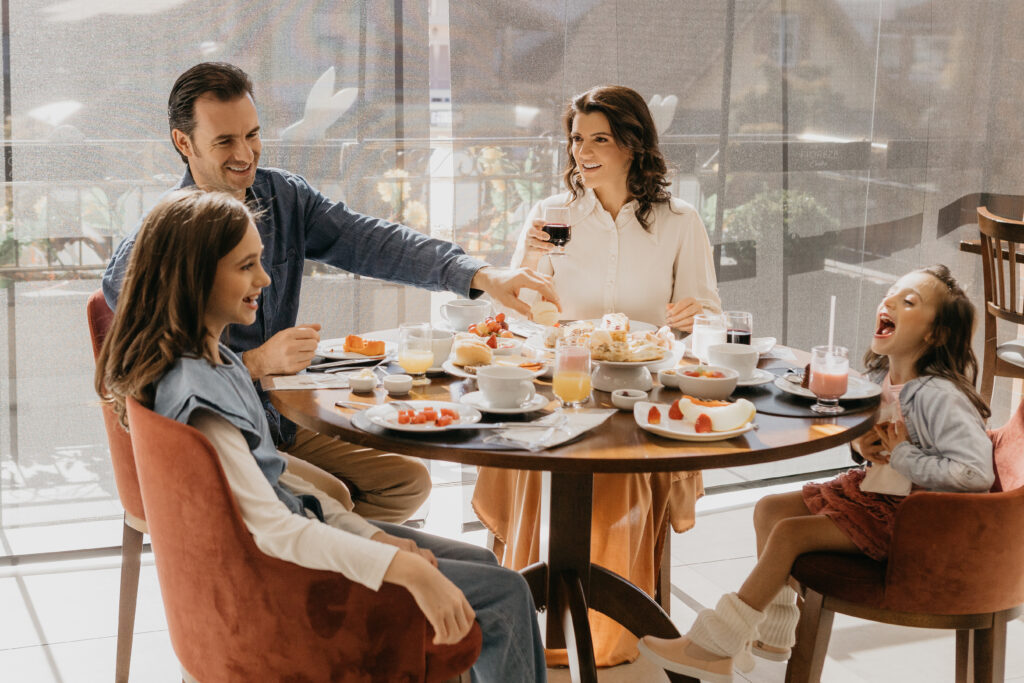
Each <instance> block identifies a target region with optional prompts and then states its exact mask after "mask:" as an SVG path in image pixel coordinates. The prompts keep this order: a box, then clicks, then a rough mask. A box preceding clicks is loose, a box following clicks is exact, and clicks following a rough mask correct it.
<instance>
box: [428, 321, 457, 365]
mask: <svg viewBox="0 0 1024 683" xmlns="http://www.w3.org/2000/svg"><path fill="white" fill-rule="evenodd" d="M454 340H455V334H454V333H452V332H449V331H448V330H439V329H437V328H436V327H434V328H431V330H430V350H431V351H433V352H434V367H435V368H439V367H441V363H443V362H445V361H446V360H448V356H449V355H450V354H451V352H452V342H453V341H454Z"/></svg>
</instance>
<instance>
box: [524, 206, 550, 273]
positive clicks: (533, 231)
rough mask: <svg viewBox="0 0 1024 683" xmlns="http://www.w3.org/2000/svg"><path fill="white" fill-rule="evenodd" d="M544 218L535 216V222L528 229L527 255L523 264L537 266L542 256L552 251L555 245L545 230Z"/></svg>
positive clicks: (528, 266) (530, 266) (529, 266)
mask: <svg viewBox="0 0 1024 683" xmlns="http://www.w3.org/2000/svg"><path fill="white" fill-rule="evenodd" d="M543 228H544V219H543V218H534V219H533V224H532V225H530V227H529V228H528V229H527V231H526V256H525V257H524V258H523V265H524V266H526V267H527V268H536V267H537V264H538V263H540V259H541V257H542V256H546V255H547V254H549V253H551V251H552V250H553V249H554V248H555V245H553V244H551V236H550V235H548V234H547V233H546V232H544V229H543Z"/></svg>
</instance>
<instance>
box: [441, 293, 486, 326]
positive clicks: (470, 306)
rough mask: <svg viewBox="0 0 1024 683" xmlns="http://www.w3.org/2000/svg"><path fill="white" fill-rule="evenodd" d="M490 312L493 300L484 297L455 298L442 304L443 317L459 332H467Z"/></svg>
mask: <svg viewBox="0 0 1024 683" xmlns="http://www.w3.org/2000/svg"><path fill="white" fill-rule="evenodd" d="M490 314H491V302H489V301H484V300H483V299H454V300H452V301H449V302H448V303H446V304H441V317H442V318H444V320H445V322H447V323H448V324H449V325H451V327H452V328H453V329H455V330H456V331H457V332H465V331H466V330H467V329H469V326H470V325H472V324H474V323H478V322H480V321H482V320H483V319H484V318H486V317H487V316H488V315H490Z"/></svg>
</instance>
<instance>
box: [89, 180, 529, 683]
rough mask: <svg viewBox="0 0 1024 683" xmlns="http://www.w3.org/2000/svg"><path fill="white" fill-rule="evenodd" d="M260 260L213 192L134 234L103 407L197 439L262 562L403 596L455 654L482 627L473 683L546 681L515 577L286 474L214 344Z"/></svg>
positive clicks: (250, 306) (487, 556)
mask: <svg viewBox="0 0 1024 683" xmlns="http://www.w3.org/2000/svg"><path fill="white" fill-rule="evenodd" d="M262 252H263V245H262V242H261V240H260V235H259V233H258V232H257V229H256V225H255V223H254V222H253V218H252V214H251V213H250V212H249V210H248V209H247V208H246V207H245V205H244V204H243V203H242V202H240V201H239V200H237V199H235V198H233V197H231V196H230V195H228V194H223V193H219V192H198V191H180V192H174V193H171V194H169V195H167V197H166V198H165V199H163V200H162V201H161V202H160V203H159V204H157V206H156V207H154V208H153V210H152V211H151V212H150V213H149V215H148V216H147V217H146V220H145V223H144V224H143V226H142V229H141V230H140V231H139V236H138V240H137V242H136V244H135V248H134V251H133V253H132V256H131V262H130V264H129V266H128V271H127V275H126V278H125V283H124V288H123V290H122V293H121V297H120V299H119V301H118V306H117V311H116V312H115V314H114V321H113V324H112V326H111V329H110V333H109V334H108V336H107V339H106V342H105V343H104V345H103V349H102V351H101V352H100V357H99V359H98V361H97V368H96V388H97V391H98V392H99V394H100V396H101V397H102V398H103V399H104V400H105V401H107V402H109V403H111V404H112V405H113V408H114V411H115V412H116V413H117V414H118V415H120V416H121V418H122V421H123V420H124V414H125V413H124V406H125V400H126V397H128V396H131V397H133V398H135V399H136V400H138V401H140V402H141V403H143V404H144V405H146V406H148V407H151V408H152V409H153V410H154V411H156V412H157V413H160V414H161V415H164V416H166V417H170V418H172V419H175V420H178V421H179V422H183V423H186V424H189V425H192V426H193V427H195V428H196V429H198V430H199V431H200V432H202V434H203V435H204V436H205V437H206V438H207V439H208V440H209V441H210V443H211V444H212V445H213V446H214V448H215V449H216V451H217V455H218V458H219V460H220V464H221V466H222V468H223V470H224V475H225V477H226V478H227V481H228V485H229V486H230V487H231V491H232V493H233V494H234V497H235V500H236V502H237V503H238V507H239V511H240V512H241V515H242V521H243V522H244V523H245V525H246V528H247V529H248V530H249V532H250V533H252V535H253V540H254V541H255V543H256V546H257V547H258V548H259V549H260V550H261V551H263V552H264V553H266V554H267V555H270V556H271V557H277V558H279V559H282V560H285V561H288V562H293V563H295V564H298V565H300V566H303V567H308V568H310V569H321V570H327V571H335V572H339V573H341V574H343V575H344V576H346V577H347V578H349V579H350V580H352V581H355V582H357V583H360V584H362V585H364V586H366V587H367V588H370V589H371V590H377V589H378V588H379V587H380V585H381V584H382V583H393V584H397V585H400V586H403V587H404V588H406V589H407V590H408V591H409V592H410V594H411V595H412V597H413V599H414V600H415V601H416V604H417V605H418V606H419V607H420V609H421V610H422V611H423V614H424V616H425V617H426V619H427V621H428V622H429V623H430V625H431V626H432V627H433V628H434V632H435V637H434V642H435V643H437V644H445V643H455V642H458V641H459V640H461V639H462V638H463V637H464V636H465V635H466V633H468V632H469V629H470V628H471V627H472V624H473V621H474V620H476V621H478V622H479V623H480V627H481V630H482V631H483V646H482V649H481V653H480V657H479V658H478V659H477V661H476V663H474V665H473V680H474V681H495V682H497V681H505V680H516V681H543V680H545V678H546V671H545V669H544V662H543V658H542V656H541V643H540V631H539V629H538V627H537V622H536V615H535V613H534V606H533V600H532V598H531V596H530V592H529V588H528V587H527V586H526V582H525V581H524V580H523V579H522V577H521V576H519V575H517V574H515V573H514V572H510V571H508V570H507V569H503V568H501V567H498V566H497V563H496V561H495V558H494V556H493V555H492V554H491V553H490V552H488V551H486V550H484V549H483V548H477V547H474V546H470V545H467V544H464V543H458V542H456V541H449V540H447V539H442V538H437V537H433V536H429V535H427V534H424V533H420V532H417V531H414V530H412V529H409V528H407V527H402V526H398V525H395V524H388V523H386V522H370V521H367V520H365V519H363V518H361V517H360V516H359V515H357V514H355V513H353V512H350V511H349V510H347V509H345V507H343V506H342V505H341V504H339V503H337V502H336V501H335V500H333V499H332V498H330V497H329V496H327V495H325V494H324V493H323V492H322V491H321V490H320V489H318V488H317V487H316V486H315V485H313V484H311V483H309V482H307V481H304V480H303V479H301V478H299V477H298V476H295V475H294V474H293V473H292V472H289V471H287V470H286V461H285V459H284V457H283V456H282V455H281V454H280V453H279V452H278V451H277V450H276V449H275V448H274V445H273V441H272V439H271V435H270V427H269V425H268V423H267V418H266V414H265V412H264V410H263V406H262V403H261V402H260V399H259V396H258V395H257V394H256V390H255V389H254V388H253V384H252V381H251V380H250V378H249V373H248V371H247V370H246V369H245V365H243V363H242V361H241V359H240V358H239V356H237V355H236V354H235V353H233V352H232V351H231V350H230V349H228V347H227V346H225V345H224V344H223V343H221V341H220V340H221V337H222V335H223V333H224V330H225V329H226V328H227V326H228V325H230V324H238V325H251V324H253V321H255V319H256V315H257V312H258V309H259V299H260V295H261V293H262V290H263V288H264V287H266V286H267V285H268V284H270V278H269V277H268V276H267V273H266V272H265V271H264V269H263V266H262V261H261V259H262ZM153 311H160V312H161V313H160V314H159V315H152V313H153ZM509 676H511V679H510V678H508V677H509Z"/></svg>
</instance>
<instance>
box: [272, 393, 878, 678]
mask: <svg viewBox="0 0 1024 683" xmlns="http://www.w3.org/2000/svg"><path fill="white" fill-rule="evenodd" d="M474 384H475V382H474V381H473V380H459V379H455V378H452V377H447V376H444V377H434V378H433V381H432V383H431V384H430V385H428V386H425V387H416V388H414V391H413V392H412V393H410V394H409V395H408V396H402V397H399V398H401V399H405V400H416V399H430V400H444V401H458V400H459V398H460V397H461V396H462V395H463V394H465V393H467V392H469V391H473V390H474V389H475V386H474ZM537 384H538V386H537V391H538V392H539V393H542V394H545V395H546V396H548V397H551V396H552V394H551V387H550V384H549V383H547V382H545V381H544V380H538V381H537ZM679 395H680V394H679V391H678V390H675V389H661V388H659V387H655V389H654V390H653V391H652V392H651V400H654V401H659V400H660V401H665V402H671V401H673V400H674V399H676V398H678V397H679ZM270 397H271V401H272V402H273V404H274V406H276V407H277V409H278V410H279V411H280V412H281V414H282V415H284V416H285V417H287V418H288V419H290V420H292V421H293V422H295V423H296V424H298V425H300V426H302V427H305V428H306V429H311V430H313V431H316V432H319V433H321V434H327V435H329V436H333V437H336V438H339V439H343V440H345V441H348V442H352V443H357V444H361V445H364V446H369V447H372V448H377V449H380V450H384V451H388V452H392V453H402V454H405V455H411V456H416V457H420V458H427V459H430V460H447V461H452V462H460V463H464V464H468V465H480V466H486V467H505V468H514V469H524V470H543V471H544V475H543V480H544V491H543V498H542V500H543V504H542V513H541V528H542V529H546V530H547V533H546V534H544V533H542V534H541V537H542V541H541V549H540V551H541V552H540V555H541V557H542V558H544V560H543V561H541V562H538V563H536V564H533V565H531V566H529V567H526V568H525V569H523V570H522V574H523V576H524V577H525V578H526V580H527V582H528V583H529V585H530V589H531V591H532V592H533V596H534V600H535V602H536V604H537V608H538V609H545V608H546V609H547V613H548V619H547V636H546V646H547V647H549V648H560V647H565V648H567V650H568V652H569V668H570V671H571V676H572V680H573V681H574V682H576V681H588V682H591V681H594V682H596V681H597V667H596V665H595V664H594V650H593V644H592V642H591V638H590V626H589V622H588V620H587V609H588V608H590V609H595V610H597V611H599V612H602V613H603V614H606V615H608V616H609V617H611V618H612V619H614V620H615V621H617V622H618V623H620V624H622V625H623V626H624V627H626V628H627V629H629V631H631V632H632V633H634V634H635V635H638V636H642V635H648V634H651V635H655V636H660V637H663V638H670V637H674V636H678V635H679V632H678V631H677V630H676V628H675V626H674V625H673V624H672V620H671V619H670V618H669V616H668V614H667V613H666V612H665V611H664V610H663V609H662V608H661V606H660V605H658V603H657V602H655V601H654V600H652V599H651V598H650V596H648V595H647V594H646V593H645V592H644V591H642V590H640V589H639V588H637V587H636V586H634V585H633V584H632V583H630V582H629V581H627V580H626V579H624V578H622V577H621V576H619V575H617V574H615V573H613V572H611V571H608V570H606V569H604V568H603V567H601V566H599V565H596V564H592V563H591V562H590V532H591V511H592V505H593V500H592V492H593V479H594V473H595V472H667V471H683V470H703V469H714V468H719V467H739V466H743V465H754V464H757V463H763V462H771V461H774V460H783V459H786V458H793V457H797V456H801V455H807V454H808V453H815V452H817V451H821V450H825V449H827V448H832V447H834V446H839V445H841V444H844V443H846V442H848V441H850V440H852V439H854V438H856V437H857V436H860V435H861V434H863V433H864V432H866V431H868V430H869V429H870V428H871V427H872V425H874V422H875V412H876V411H874V410H862V411H860V412H856V413H852V414H846V415H839V416H837V417H828V418H825V417H806V418H801V417H777V416H774V415H767V414H764V413H758V416H757V420H756V423H757V429H756V430H754V431H750V432H747V433H745V434H743V435H742V436H739V437H736V438H733V439H729V440H728V441H715V442H688V441H676V440H672V439H667V438H663V437H660V436H656V435H654V434H651V433H648V432H645V431H643V430H641V429H640V428H639V427H637V425H636V423H635V422H634V420H633V415H632V413H631V412H618V413H617V414H615V415H612V416H611V417H610V418H609V419H608V420H607V421H605V422H604V423H603V424H602V425H600V426H599V427H597V428H596V429H593V430H591V431H589V432H587V433H586V434H584V435H583V436H582V437H581V438H579V439H577V440H575V441H573V442H571V443H568V444H565V445H563V446H559V447H556V448H552V449H549V450H545V451H541V452H537V453H531V452H529V451H520V450H485V449H476V448H451V447H446V445H445V444H444V443H443V442H440V441H437V440H436V438H433V439H430V440H426V439H422V440H417V439H416V438H414V437H415V435H411V436H412V437H413V438H410V435H408V434H404V433H387V432H385V433H381V434H371V433H368V432H365V431H362V430H361V429H359V428H357V427H354V426H353V425H352V423H351V421H350V416H351V415H352V414H353V413H354V412H355V411H354V410H353V409H350V408H339V407H336V406H335V401H341V400H344V401H353V402H357V403H366V404H367V406H370V405H373V404H375V403H383V402H385V401H386V400H387V395H386V392H385V391H384V390H383V389H380V388H378V389H377V390H376V392H375V393H374V394H372V395H371V394H357V393H350V392H349V391H348V390H347V389H335V390H323V389H321V390H292V391H272V392H270ZM555 406H556V404H555V403H554V402H552V403H551V404H549V408H552V409H553V408H554V407H555ZM586 407H587V408H611V407H612V406H611V402H610V396H609V394H607V393H604V392H600V391H595V392H594V393H593V395H592V397H591V400H590V402H589V403H588V404H587V406H586ZM669 679H670V680H672V681H694V680H695V679H691V678H689V677H686V676H680V675H676V674H670V675H669Z"/></svg>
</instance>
